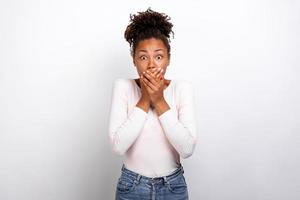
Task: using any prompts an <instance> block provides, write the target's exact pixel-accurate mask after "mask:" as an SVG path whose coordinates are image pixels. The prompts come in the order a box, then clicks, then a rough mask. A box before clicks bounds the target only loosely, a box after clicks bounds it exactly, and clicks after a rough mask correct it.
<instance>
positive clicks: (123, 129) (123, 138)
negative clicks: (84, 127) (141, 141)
mask: <svg viewBox="0 0 300 200" xmlns="http://www.w3.org/2000/svg"><path fill="white" fill-rule="evenodd" d="M127 91H128V85H127V83H126V82H125V81H124V80H123V79H120V78H119V79H117V80H116V81H115V82H114V85H113V90H112V96H111V105H110V117H109V142H110V145H111V147H112V150H113V151H114V152H115V153H117V154H118V155H123V154H124V153H125V152H126V151H127V150H128V149H129V147H130V146H131V145H132V144H133V143H134V141H135V140H136V138H137V137H138V135H139V134H140V132H141V130H142V128H143V126H144V123H145V121H146V119H147V113H146V112H145V111H144V110H142V109H141V108H139V107H137V106H135V107H134V109H133V110H132V111H131V112H130V113H129V112H128V105H127V101H128V97H127V96H128V93H127Z"/></svg>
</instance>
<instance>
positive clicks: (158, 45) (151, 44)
mask: <svg viewBox="0 0 300 200" xmlns="http://www.w3.org/2000/svg"><path fill="white" fill-rule="evenodd" d="M159 50H160V51H167V48H166V46H165V44H164V43H163V41H162V40H160V39H156V38H150V39H145V40H141V41H140V42H139V43H138V45H137V47H136V51H141V52H147V51H159Z"/></svg>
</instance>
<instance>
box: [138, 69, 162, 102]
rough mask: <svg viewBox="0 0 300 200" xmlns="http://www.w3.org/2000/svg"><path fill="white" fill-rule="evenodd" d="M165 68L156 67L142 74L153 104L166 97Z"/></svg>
mask: <svg viewBox="0 0 300 200" xmlns="http://www.w3.org/2000/svg"><path fill="white" fill-rule="evenodd" d="M162 72H163V69H159V68H155V69H154V70H153V69H152V70H146V71H145V72H143V74H142V75H141V80H142V82H143V83H144V85H145V86H146V89H147V91H148V94H149V97H150V100H151V104H152V105H153V106H154V105H156V104H157V103H158V102H160V101H162V100H163V99H164V96H163V91H164V83H165V79H164V77H163V74H162Z"/></svg>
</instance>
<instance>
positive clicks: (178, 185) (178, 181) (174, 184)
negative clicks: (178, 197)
mask: <svg viewBox="0 0 300 200" xmlns="http://www.w3.org/2000/svg"><path fill="white" fill-rule="evenodd" d="M168 189H169V190H170V191H171V192H172V193H176V194H182V193H186V192H187V184H186V182H185V178H184V176H183V175H179V176H177V177H176V178H174V179H172V180H170V181H169V182H168Z"/></svg>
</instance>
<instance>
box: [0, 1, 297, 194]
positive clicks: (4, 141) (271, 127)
mask: <svg viewBox="0 0 300 200" xmlns="http://www.w3.org/2000/svg"><path fill="white" fill-rule="evenodd" d="M149 6H151V8H152V9H154V10H156V11H160V12H165V13H167V14H168V15H170V16H171V18H172V22H173V23H174V32H175V38H174V39H173V40H172V42H171V48H172V49H171V53H172V57H171V64H170V66H169V68H168V71H167V74H166V77H167V78H169V79H187V80H190V81H191V82H192V83H193V84H194V86H195V93H196V103H197V120H198V135H199V143H198V144H197V147H196V150H195V152H194V154H193V155H192V157H190V158H188V159H186V160H183V161H182V162H183V165H184V168H185V176H186V180H187V183H188V186H189V193H190V197H191V199H192V200H297V199H300V192H299V188H300V178H299V175H300V161H299V157H300V136H299V133H300V120H299V119H300V114H299V113H300V104H299V101H300V89H299V85H300V80H299V75H300V70H299V66H300V58H299V52H300V37H299V35H300V2H299V1H296V0H275V1H273V0H272V1H271V0H269V1H267V0H251V1H245V0H236V1H234V0H229V1H223V0H211V1H155V0H154V1H150V0H148V1H141V0H122V1H115V0H112V1H102V2H101V1H91V0H85V1H77V0H75V1H74V0H73V1H71V0H59V1H58V0H54V1H38V0H28V1H21V0H11V1H9V0H1V1H0V199H1V200H110V199H113V197H114V191H115V186H116V181H117V178H118V177H119V175H120V169H121V164H122V157H120V156H117V155H115V154H114V153H113V152H112V151H111V149H110V146H109V144H108V117H109V107H110V98H111V96H110V95H111V90H112V83H113V81H114V80H115V79H116V78H120V77H128V78H136V77H137V74H136V71H135V68H134V67H133V64H132V61H131V57H130V54H129V46H128V44H127V43H126V41H125V39H123V34H124V30H125V28H126V26H127V24H128V22H129V14H130V13H136V12H137V11H144V10H146V9H147V8H148V7H149Z"/></svg>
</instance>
